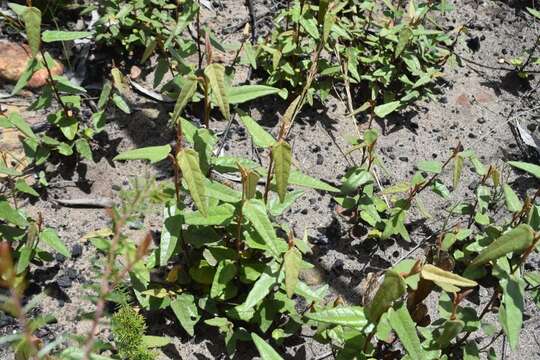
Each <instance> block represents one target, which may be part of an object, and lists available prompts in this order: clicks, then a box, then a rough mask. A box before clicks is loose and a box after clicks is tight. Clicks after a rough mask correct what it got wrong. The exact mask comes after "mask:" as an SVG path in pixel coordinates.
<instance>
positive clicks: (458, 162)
mask: <svg viewBox="0 0 540 360" xmlns="http://www.w3.org/2000/svg"><path fill="white" fill-rule="evenodd" d="M462 171H463V157H462V156H461V155H457V156H456V158H455V159H454V173H453V175H452V186H453V188H454V190H456V189H457V187H458V185H459V180H460V179H461V172H462Z"/></svg>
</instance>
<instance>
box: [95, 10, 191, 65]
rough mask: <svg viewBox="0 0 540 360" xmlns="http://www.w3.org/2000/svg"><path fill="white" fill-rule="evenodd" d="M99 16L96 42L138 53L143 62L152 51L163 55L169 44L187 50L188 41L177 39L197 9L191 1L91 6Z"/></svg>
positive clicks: (126, 51) (125, 51) (189, 44)
mask: <svg viewBox="0 0 540 360" xmlns="http://www.w3.org/2000/svg"><path fill="white" fill-rule="evenodd" d="M96 8H97V11H98V13H99V15H100V18H99V21H98V22H97V24H96V41H97V42H99V43H104V44H105V45H107V46H110V47H112V48H115V49H117V50H118V49H121V50H122V51H123V52H124V53H125V54H129V53H131V52H137V53H138V52H142V51H143V50H144V53H143V56H142V62H145V61H146V60H147V59H148V58H149V57H150V56H151V55H152V54H153V53H154V52H155V51H156V50H158V51H167V48H169V46H170V45H171V44H172V43H176V42H177V41H179V42H181V43H182V45H183V46H182V45H181V46H180V48H182V47H183V48H184V49H183V50H184V51H186V50H187V49H186V47H190V46H192V45H193V42H192V41H189V42H187V41H186V42H184V41H183V40H181V39H177V37H179V35H180V34H181V33H182V32H183V31H184V29H185V28H186V27H187V25H188V24H189V22H190V21H191V20H192V19H193V18H194V16H195V15H196V14H197V10H198V5H197V3H196V2H195V1H192V0H179V1H175V2H171V1H167V0H136V1H122V0H107V1H100V2H98V4H97V5H91V6H89V8H88V9H87V11H91V10H94V9H96Z"/></svg>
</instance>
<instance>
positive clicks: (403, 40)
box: [394, 27, 413, 58]
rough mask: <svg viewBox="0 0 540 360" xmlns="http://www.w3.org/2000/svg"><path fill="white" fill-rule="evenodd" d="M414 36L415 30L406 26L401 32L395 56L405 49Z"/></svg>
mask: <svg viewBox="0 0 540 360" xmlns="http://www.w3.org/2000/svg"><path fill="white" fill-rule="evenodd" d="M412 37H413V32H412V30H411V29H410V28H409V27H406V28H405V29H403V30H402V31H401V32H400V33H399V40H398V44H397V46H396V51H395V53H394V57H395V58H397V57H398V56H399V55H401V53H402V52H403V50H405V47H406V46H407V44H408V43H409V40H410V39H411V38H412Z"/></svg>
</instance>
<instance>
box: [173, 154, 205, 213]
mask: <svg viewBox="0 0 540 360" xmlns="http://www.w3.org/2000/svg"><path fill="white" fill-rule="evenodd" d="M176 159H177V161H178V166H179V167H180V170H181V171H182V177H183V179H184V180H185V181H186V183H187V187H188V190H189V193H190V194H191V197H192V198H193V201H194V202H195V204H196V205H197V208H198V209H199V211H200V212H201V214H202V215H203V216H207V215H208V202H207V195H206V188H205V186H204V183H205V177H204V175H203V173H202V171H201V168H200V166H199V155H198V154H197V152H196V151H195V150H193V149H183V150H182V151H180V152H179V153H178V155H177V156H176Z"/></svg>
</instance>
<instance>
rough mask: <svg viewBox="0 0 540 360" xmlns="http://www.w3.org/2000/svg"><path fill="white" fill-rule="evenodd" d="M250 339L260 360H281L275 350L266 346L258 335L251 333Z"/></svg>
mask: <svg viewBox="0 0 540 360" xmlns="http://www.w3.org/2000/svg"><path fill="white" fill-rule="evenodd" d="M251 339H253V342H254V343H255V346H256V347H257V351H258V352H259V354H260V355H261V359H262V360H283V358H282V357H281V356H279V354H278V353H277V352H276V350H274V349H273V348H272V347H271V346H270V345H268V343H267V342H266V341H265V340H263V339H262V338H261V337H259V335H257V334H255V333H251Z"/></svg>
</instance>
